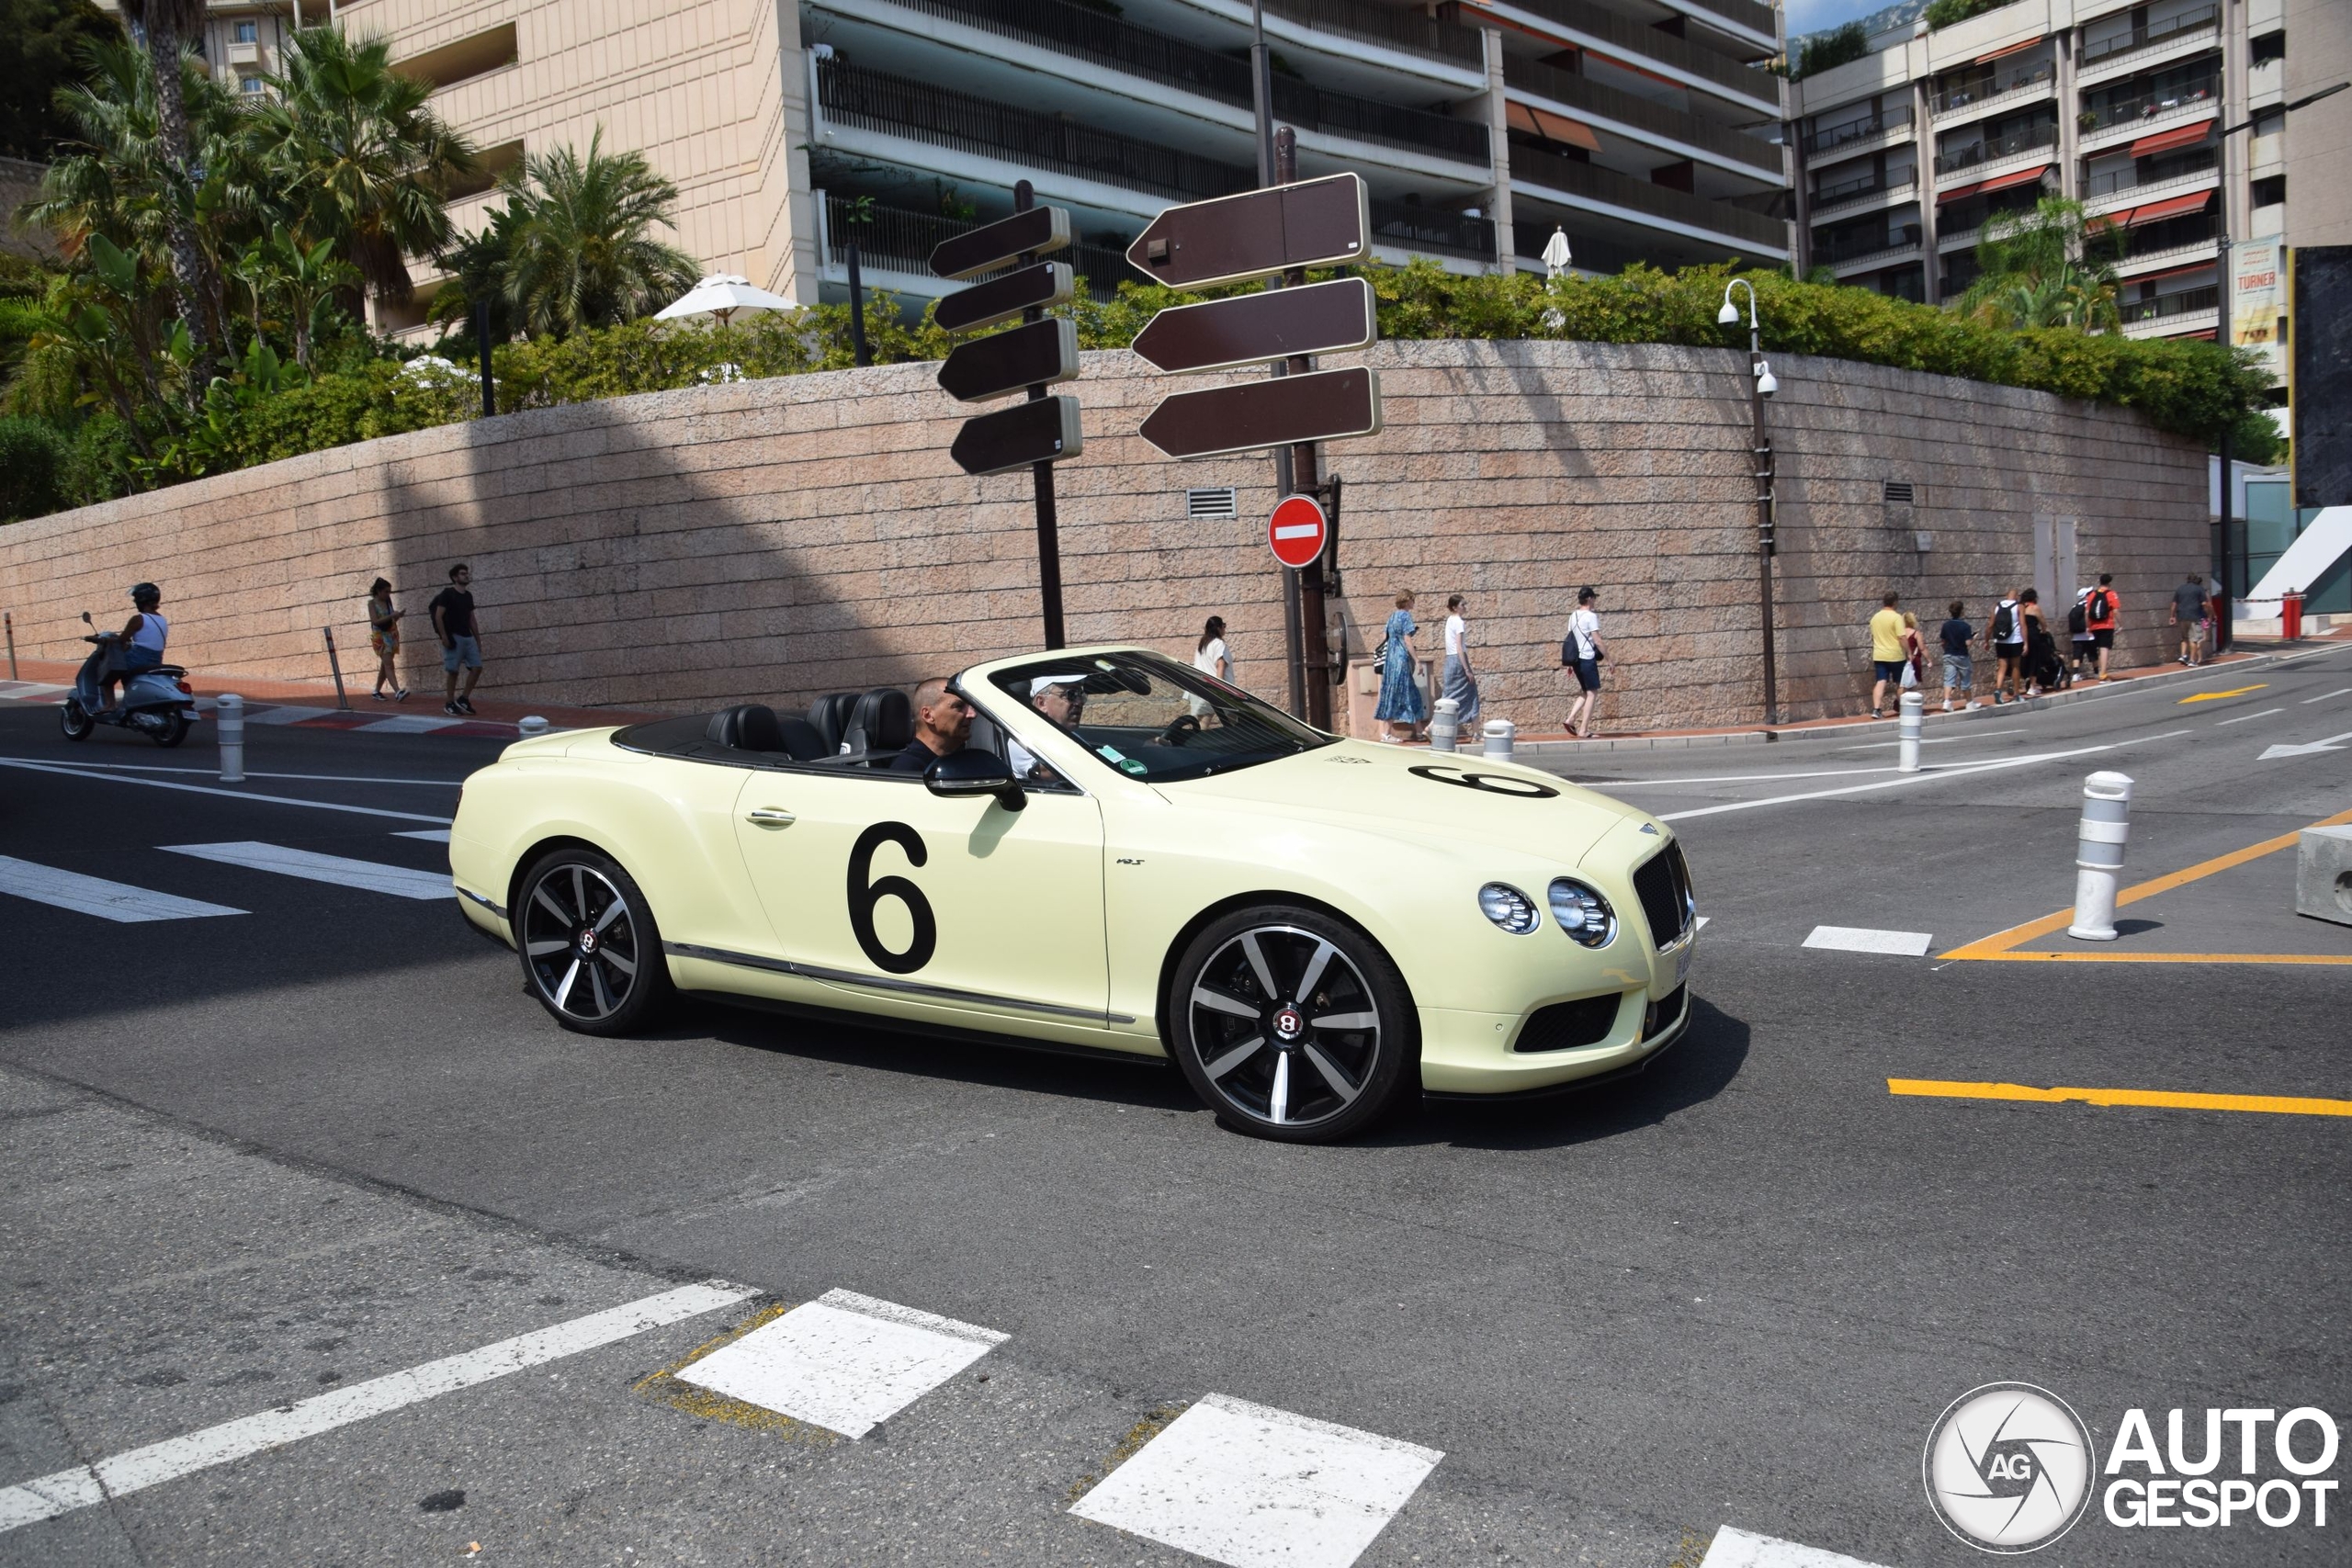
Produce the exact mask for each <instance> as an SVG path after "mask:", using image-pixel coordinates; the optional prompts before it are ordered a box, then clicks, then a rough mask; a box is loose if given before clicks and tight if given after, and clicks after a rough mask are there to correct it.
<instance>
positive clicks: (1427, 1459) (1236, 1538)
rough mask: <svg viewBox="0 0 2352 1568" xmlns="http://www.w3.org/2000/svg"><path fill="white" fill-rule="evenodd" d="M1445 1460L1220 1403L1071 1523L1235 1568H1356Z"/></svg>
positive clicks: (1210, 1402)
mask: <svg viewBox="0 0 2352 1568" xmlns="http://www.w3.org/2000/svg"><path fill="white" fill-rule="evenodd" d="M1444 1458H1445V1455H1443V1454H1442V1453H1441V1452H1439V1451H1438V1450H1435V1449H1425V1448H1421V1447H1419V1445H1417V1444H1413V1443H1405V1442H1399V1441H1397V1439H1396V1438H1384V1437H1381V1436H1379V1435H1378V1434H1377V1433H1373V1432H1359V1431H1356V1430H1354V1429H1353V1428H1351V1427H1336V1426H1333V1425H1332V1424H1331V1423H1329V1422H1328V1421H1317V1420H1313V1419H1310V1418H1309V1417H1307V1416H1294V1415H1292V1414H1291V1413H1290V1412H1288V1411H1286V1410H1273V1409H1269V1408H1268V1407H1267V1406H1265V1405H1262V1404H1245V1403H1244V1402H1243V1401H1241V1400H1238V1399H1230V1398H1227V1396H1226V1395H1224V1394H1218V1393H1213V1394H1210V1395H1208V1396H1207V1397H1205V1398H1204V1399H1202V1400H1200V1401H1199V1402H1198V1403H1196V1404H1193V1405H1192V1406H1191V1407H1189V1408H1188V1409H1186V1410H1185V1412H1184V1414H1182V1416H1178V1417H1176V1419H1175V1420H1173V1421H1171V1422H1170V1423H1169V1425H1168V1429H1167V1430H1166V1431H1163V1432H1161V1433H1160V1434H1159V1436H1158V1437H1156V1438H1152V1439H1151V1441H1149V1442H1148V1443H1146V1444H1145V1445H1144V1446H1143V1449H1142V1450H1141V1451H1140V1452H1138V1453H1137V1454H1136V1456H1135V1457H1134V1458H1133V1459H1130V1460H1128V1461H1126V1463H1125V1464H1123V1465H1121V1466H1120V1467H1119V1468H1118V1469H1116V1470H1114V1471H1113V1472H1111V1474H1110V1476H1109V1477H1108V1478H1107V1479H1106V1480H1104V1481H1103V1483H1102V1484H1101V1485H1099V1486H1097V1487H1095V1488H1094V1489H1093V1490H1092V1491H1091V1492H1089V1493H1088V1494H1087V1495H1085V1496H1083V1497H1081V1498H1080V1499H1079V1500H1078V1502H1077V1504H1076V1505H1075V1506H1073V1507H1072V1508H1071V1509H1070V1512H1071V1513H1073V1514H1076V1515H1077V1516H1079V1517H1080V1518H1086V1519H1092V1520H1094V1521H1095V1522H1096V1523H1098V1524H1105V1525H1109V1526H1111V1527H1112V1528H1113V1529H1122V1530H1125V1531H1126V1532H1127V1533H1128V1534H1130V1535H1139V1536H1142V1537H1144V1538H1145V1539H1146V1540H1156V1541H1159V1542H1161V1543H1162V1544H1163V1545H1167V1546H1173V1547H1177V1548H1179V1549H1181V1550H1182V1551H1190V1552H1193V1553H1195V1554H1196V1555H1198V1556H1202V1557H1205V1558H1207V1559H1209V1560H1210V1561H1211V1562H1223V1563H1226V1564H1227V1565H1228V1568H1348V1565H1349V1564H1350V1563H1352V1562H1354V1561H1355V1560H1356V1559H1357V1558H1358V1557H1360V1556H1362V1555H1363V1551H1364V1549H1365V1548H1367V1547H1369V1546H1370V1545H1371V1544H1372V1543H1373V1540H1374V1538H1375V1537H1377V1536H1378V1535H1379V1534H1380V1532H1381V1531H1382V1530H1383V1529H1386V1528H1387V1525H1388V1521H1389V1520H1390V1519H1392V1518H1394V1517H1396V1516H1397V1510H1398V1509H1399V1508H1402V1507H1403V1506H1405V1504H1406V1501H1407V1500H1408V1498H1410V1497H1411V1496H1412V1495H1413V1494H1414V1492H1416V1491H1417V1490H1419V1487H1420V1484H1421V1483H1422V1482H1423V1481H1426V1480H1427V1479H1428V1478H1429V1474H1430V1472H1431V1471H1433V1470H1435V1469H1436V1468H1437V1467H1438V1462H1439V1461H1441V1460H1442V1459H1444Z"/></svg>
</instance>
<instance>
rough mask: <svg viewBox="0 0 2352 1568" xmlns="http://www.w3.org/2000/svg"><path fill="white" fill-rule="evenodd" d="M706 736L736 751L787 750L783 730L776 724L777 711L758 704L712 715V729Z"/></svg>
mask: <svg viewBox="0 0 2352 1568" xmlns="http://www.w3.org/2000/svg"><path fill="white" fill-rule="evenodd" d="M703 733H704V735H705V736H707V738H708V739H711V740H712V741H714V742H716V743H717V744H718V745H721V746H725V747H728V748H729V749H731V750H738V751H781V750H784V730H783V728H782V727H780V726H779V725H778V724H777V723H776V717H775V709H774V708H772V707H767V706H764V705H762V704H759V703H744V704H742V705H741V706H738V707H731V708H722V709H720V710H719V711H718V712H717V713H715V714H712V715H711V716H710V728H708V729H707V730H705V731H704V732H703Z"/></svg>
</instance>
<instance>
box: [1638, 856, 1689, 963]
mask: <svg viewBox="0 0 2352 1568" xmlns="http://www.w3.org/2000/svg"><path fill="white" fill-rule="evenodd" d="M1634 897H1637V898H1639V899H1640V900H1641V901H1642V918H1643V919H1645V920H1647V921H1649V923H1650V945H1651V946H1652V947H1671V946H1672V945H1673V944H1674V943H1676V942H1679V941H1680V940H1682V933H1683V932H1684V931H1687V930H1689V929H1690V925H1691V873H1690V871H1689V870H1688V869H1687V868H1686V867H1685V866H1684V865H1683V863H1682V846H1681V845H1680V844H1668V845H1667V846H1666V848H1665V849H1663V850H1661V851H1659V852H1657V854H1654V855H1652V856H1650V858H1649V859H1647V860H1645V861H1644V862H1643V863H1641V865H1640V867H1639V868H1637V869H1636V870H1635V871H1634Z"/></svg>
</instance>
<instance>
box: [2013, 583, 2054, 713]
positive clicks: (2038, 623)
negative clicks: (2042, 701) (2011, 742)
mask: <svg viewBox="0 0 2352 1568" xmlns="http://www.w3.org/2000/svg"><path fill="white" fill-rule="evenodd" d="M2018 619H2019V620H2021V621H2022V622H2024V624H2025V659H2024V660H2023V661H2022V662H2023V670H2022V671H2021V674H2020V683H2021V684H2022V685H2023V686H2024V688H2025V694H2026V695H2027V696H2029V697H2040V696H2047V695H2048V694H2050V693H2052V692H2054V691H2056V690H2057V689H2058V688H2059V687H2060V686H2063V685H2064V684H2065V675H2066V667H2065V666H2064V664H2061V663H2060V662H2059V661H2058V639H2057V638H2056V637H2052V636H2051V635H2050V623H2049V622H2048V621H2047V620H2046V619H2045V618H2044V617H2043V616H2042V614H2041V590H2040V589H2038V588H2026V589H2020V590H2019V591H2018Z"/></svg>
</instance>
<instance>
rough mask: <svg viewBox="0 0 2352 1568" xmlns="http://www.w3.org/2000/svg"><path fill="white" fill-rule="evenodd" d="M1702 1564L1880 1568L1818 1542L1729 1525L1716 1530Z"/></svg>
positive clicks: (1712, 1567)
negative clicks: (1802, 1541) (1807, 1543)
mask: <svg viewBox="0 0 2352 1568" xmlns="http://www.w3.org/2000/svg"><path fill="white" fill-rule="evenodd" d="M1699 1568H1878V1565H1877V1564H1876V1563H1872V1562H1863V1561H1862V1560H1861V1559H1860V1558H1859V1557H1847V1556H1845V1555H1843V1554H1841V1553H1839V1552H1835V1551H1822V1550H1821V1549H1820V1548H1819V1547H1817V1546H1799V1545H1798V1544H1797V1543H1796V1542H1795V1541H1792V1540H1774V1539H1773V1538H1772V1537H1770V1536H1769V1535H1750V1534H1748V1532H1747V1531H1746V1530H1736V1529H1732V1528H1731V1527H1730V1526H1729V1525H1725V1526H1724V1528H1723V1529H1719V1530H1717V1531H1716V1532H1715V1540H1714V1544H1713V1545H1712V1546H1710V1547H1708V1548H1707V1555H1706V1556H1705V1557H1703V1558H1702V1559H1700V1562H1699Z"/></svg>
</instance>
